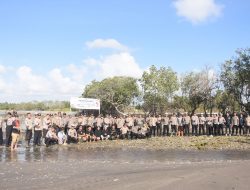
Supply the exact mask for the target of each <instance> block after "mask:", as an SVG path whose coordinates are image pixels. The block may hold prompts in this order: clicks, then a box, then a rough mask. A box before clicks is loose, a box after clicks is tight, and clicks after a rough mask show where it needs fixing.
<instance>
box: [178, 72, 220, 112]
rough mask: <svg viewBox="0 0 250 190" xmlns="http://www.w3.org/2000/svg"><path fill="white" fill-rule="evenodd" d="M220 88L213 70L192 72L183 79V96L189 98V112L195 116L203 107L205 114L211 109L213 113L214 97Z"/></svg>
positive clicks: (187, 101)
mask: <svg viewBox="0 0 250 190" xmlns="http://www.w3.org/2000/svg"><path fill="white" fill-rule="evenodd" d="M217 88H218V80H217V77H216V76H215V75H214V74H211V70H210V69H208V68H205V69H203V70H202V71H201V72H197V73H195V72H190V73H188V74H187V75H185V76H184V77H183V78H182V82H181V90H182V95H183V96H184V97H186V98H187V100H186V104H188V105H189V106H187V107H188V108H191V109H190V110H189V111H190V112H191V113H192V114H193V113H194V112H195V110H196V109H197V108H199V107H200V106H201V105H203V107H204V112H205V113H206V111H207V109H208V108H210V110H211V112H212V108H213V107H212V104H213V97H214V94H215V91H216V89H217Z"/></svg>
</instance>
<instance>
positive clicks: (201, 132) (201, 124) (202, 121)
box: [199, 114, 206, 135]
mask: <svg viewBox="0 0 250 190" xmlns="http://www.w3.org/2000/svg"><path fill="white" fill-rule="evenodd" d="M205 123H206V118H205V117H204V115H203V114H201V115H200V117H199V135H205V134H206V130H205Z"/></svg>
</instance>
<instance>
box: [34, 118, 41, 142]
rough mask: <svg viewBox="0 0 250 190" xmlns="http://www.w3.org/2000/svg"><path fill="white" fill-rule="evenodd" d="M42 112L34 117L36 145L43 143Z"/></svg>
mask: <svg viewBox="0 0 250 190" xmlns="http://www.w3.org/2000/svg"><path fill="white" fill-rule="evenodd" d="M40 116H41V115H40V114H38V115H37V116H36V117H35V119H34V140H33V141H34V145H38V146H40V145H41V137H42V120H41V118H40Z"/></svg>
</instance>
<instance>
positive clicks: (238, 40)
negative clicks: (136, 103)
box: [0, 0, 250, 102]
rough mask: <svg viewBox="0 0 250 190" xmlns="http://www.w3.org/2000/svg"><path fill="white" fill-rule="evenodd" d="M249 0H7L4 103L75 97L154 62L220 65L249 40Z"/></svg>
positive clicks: (2, 41)
mask: <svg viewBox="0 0 250 190" xmlns="http://www.w3.org/2000/svg"><path fill="white" fill-rule="evenodd" d="M249 8H250V2H249V1H246V0H238V1H236V0H227V1H226V0H157V1H149V0H146V1H145V0H144V1H142V0H133V1H132V0H105V1H100V0H98V1H97V0H91V1H86V0H37V1H34V0H22V1H19V0H11V1H8V0H1V1H0V26H1V30H0V93H1V94H0V102H2V101H29V100H45V99H62V100H63V99H66V100H67V99H69V97H71V96H79V95H80V94H81V92H82V89H83V87H84V85H86V84H87V83H88V82H89V81H91V80H93V79H98V80H101V79H103V78H105V77H110V76H114V75H131V76H134V77H139V76H140V74H141V73H142V72H143V71H144V70H146V69H147V68H148V67H149V66H150V65H152V64H154V65H156V66H170V67H172V69H174V70H175V71H176V72H178V73H179V74H181V73H185V72H188V71H193V70H200V69H202V68H203V67H204V66H205V65H207V66H211V67H212V68H214V69H215V70H216V69H218V68H219V65H220V64H221V63H223V62H224V61H225V60H226V59H229V58H231V57H232V56H233V55H234V52H235V50H236V49H237V48H246V47H249V43H250V35H249V34H250V25H249V19H250V12H249Z"/></svg>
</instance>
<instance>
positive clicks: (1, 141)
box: [0, 117, 3, 146]
mask: <svg viewBox="0 0 250 190" xmlns="http://www.w3.org/2000/svg"><path fill="white" fill-rule="evenodd" d="M2 124H3V118H2V117H0V146H2V145H3V130H2Z"/></svg>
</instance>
